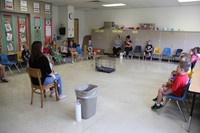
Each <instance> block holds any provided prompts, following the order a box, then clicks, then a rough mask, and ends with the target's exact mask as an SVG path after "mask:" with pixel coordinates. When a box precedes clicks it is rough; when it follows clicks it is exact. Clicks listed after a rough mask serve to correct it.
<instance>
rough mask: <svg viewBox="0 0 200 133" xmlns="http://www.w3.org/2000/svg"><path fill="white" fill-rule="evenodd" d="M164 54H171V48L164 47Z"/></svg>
mask: <svg viewBox="0 0 200 133" xmlns="http://www.w3.org/2000/svg"><path fill="white" fill-rule="evenodd" d="M163 56H171V48H164V51H163Z"/></svg>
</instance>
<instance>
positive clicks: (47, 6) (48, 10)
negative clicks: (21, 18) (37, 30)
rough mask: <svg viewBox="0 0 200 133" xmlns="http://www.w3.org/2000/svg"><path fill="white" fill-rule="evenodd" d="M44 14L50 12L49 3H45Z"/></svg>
mask: <svg viewBox="0 0 200 133" xmlns="http://www.w3.org/2000/svg"><path fill="white" fill-rule="evenodd" d="M44 9H45V14H50V10H51V7H50V5H49V4H45V8H44Z"/></svg>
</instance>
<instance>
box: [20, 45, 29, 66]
mask: <svg viewBox="0 0 200 133" xmlns="http://www.w3.org/2000/svg"><path fill="white" fill-rule="evenodd" d="M23 49H24V50H23V51H22V59H23V61H24V62H25V63H26V65H28V62H29V58H30V52H29V50H28V46H27V45H26V44H24V45H23Z"/></svg>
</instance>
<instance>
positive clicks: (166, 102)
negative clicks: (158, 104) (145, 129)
mask: <svg viewBox="0 0 200 133" xmlns="http://www.w3.org/2000/svg"><path fill="white" fill-rule="evenodd" d="M171 100H172V99H166V100H165V102H164V103H163V108H161V109H160V110H159V111H158V112H157V113H158V115H159V114H160V112H161V111H162V110H163V109H164V108H165V107H166V106H167V105H168V104H169V103H170V101H171Z"/></svg>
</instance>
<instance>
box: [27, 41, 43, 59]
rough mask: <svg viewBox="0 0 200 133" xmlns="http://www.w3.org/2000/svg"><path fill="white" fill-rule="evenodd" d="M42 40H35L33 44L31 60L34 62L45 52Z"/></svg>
mask: <svg viewBox="0 0 200 133" xmlns="http://www.w3.org/2000/svg"><path fill="white" fill-rule="evenodd" d="M41 48H42V42H41V41H34V42H33V43H32V46H31V57H30V60H31V62H34V60H35V59H37V58H39V57H41V56H42V55H43V54H42V52H41Z"/></svg>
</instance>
